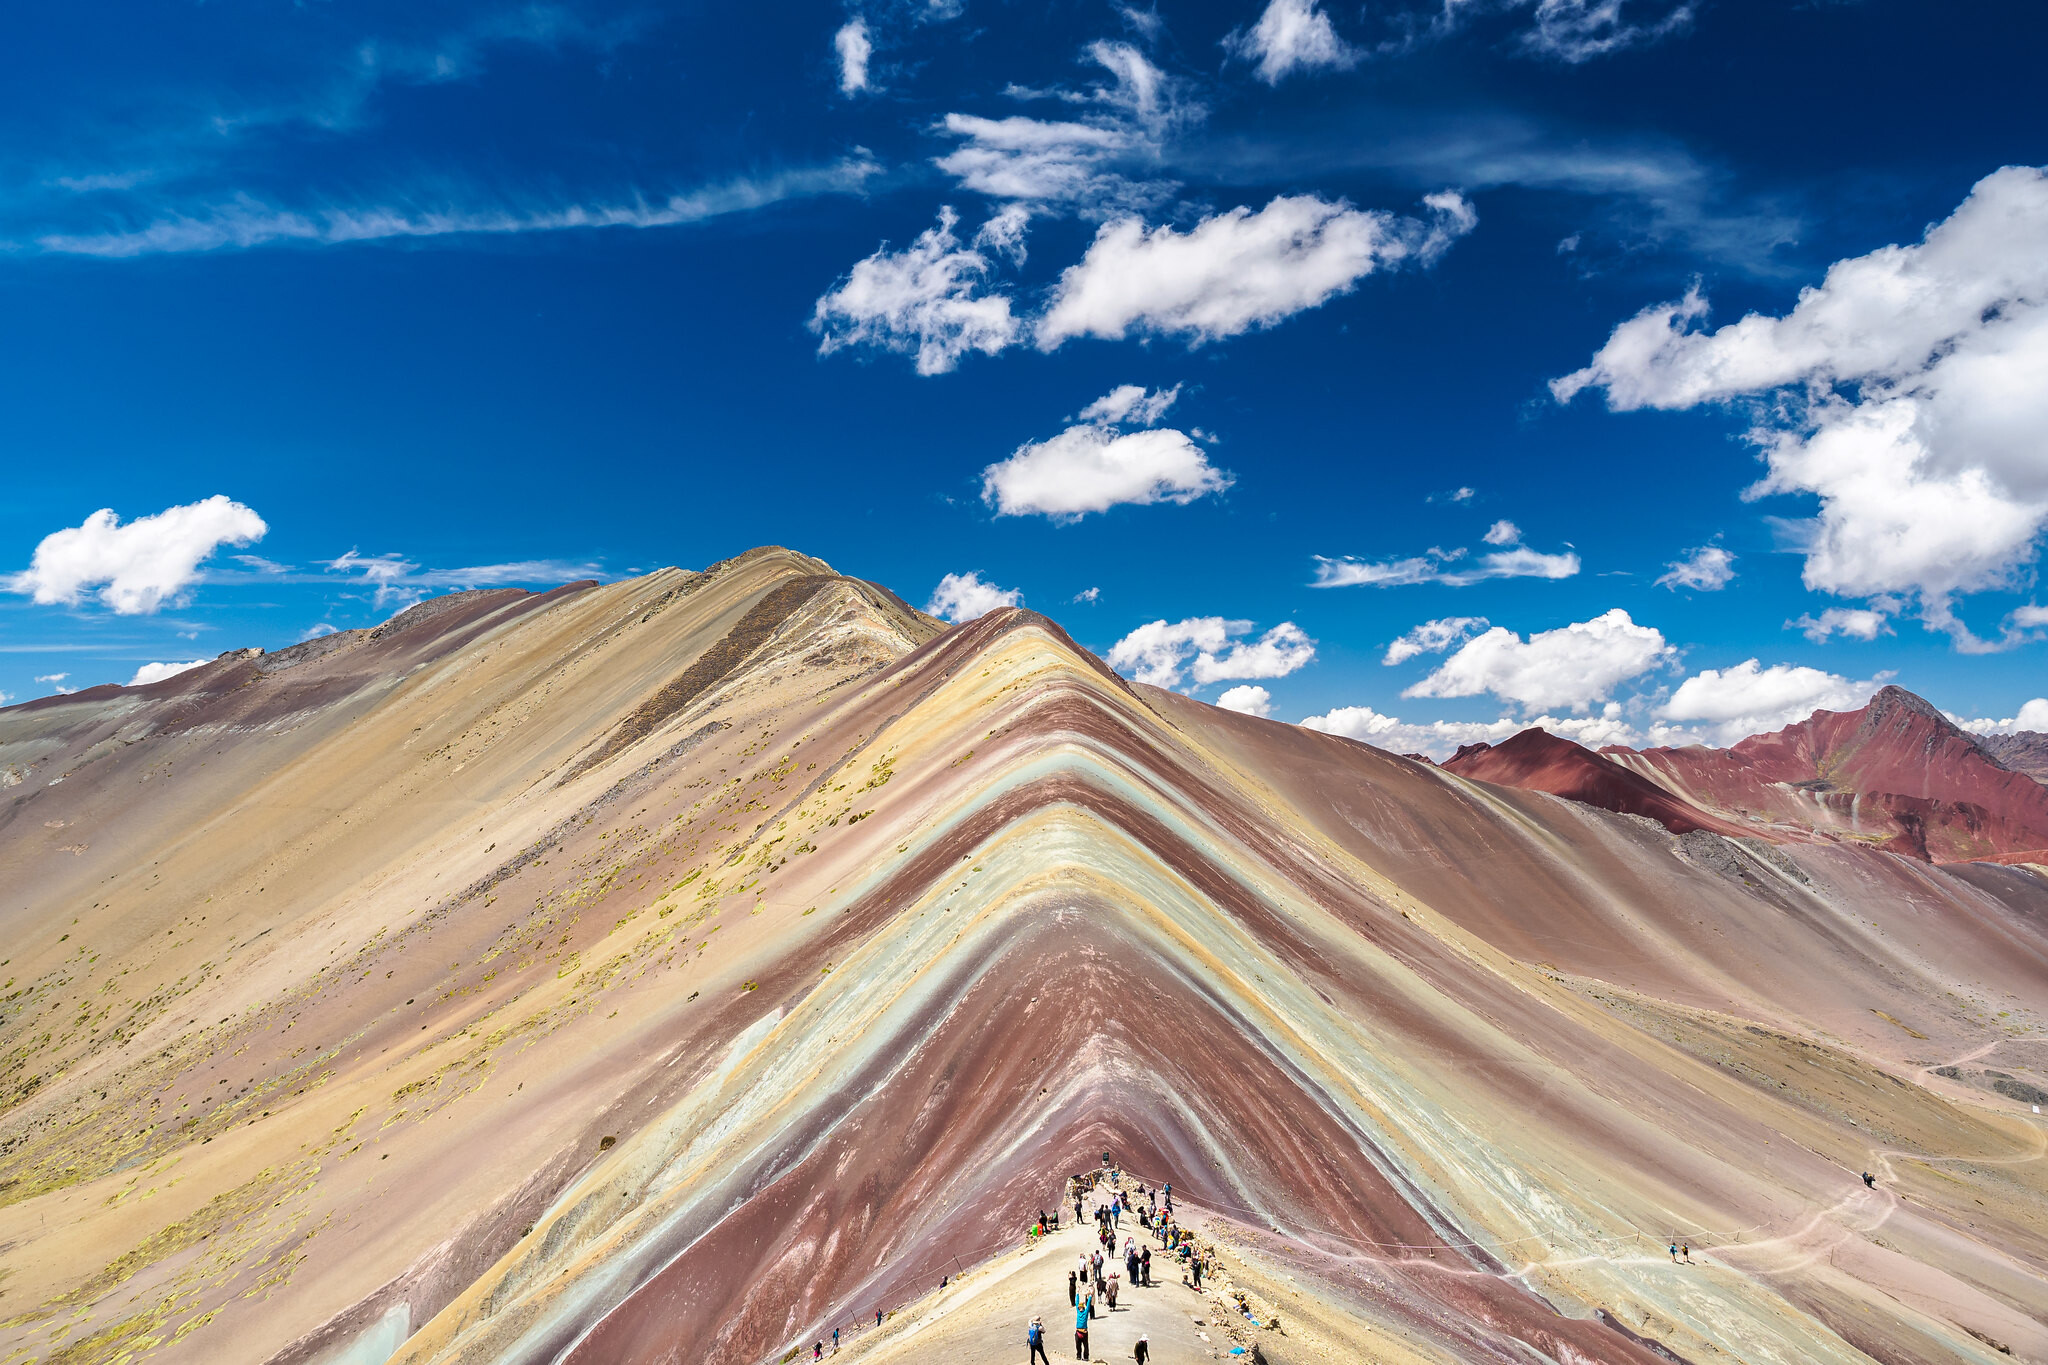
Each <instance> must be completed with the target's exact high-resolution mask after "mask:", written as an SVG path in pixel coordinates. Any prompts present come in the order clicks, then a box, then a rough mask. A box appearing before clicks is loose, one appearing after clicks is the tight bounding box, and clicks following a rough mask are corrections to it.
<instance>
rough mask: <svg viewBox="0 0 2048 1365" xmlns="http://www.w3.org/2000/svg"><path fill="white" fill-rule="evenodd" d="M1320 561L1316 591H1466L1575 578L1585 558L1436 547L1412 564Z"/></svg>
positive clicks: (1408, 560) (1406, 561)
mask: <svg viewBox="0 0 2048 1365" xmlns="http://www.w3.org/2000/svg"><path fill="white" fill-rule="evenodd" d="M1500 526H1509V527H1510V529H1512V523H1508V522H1499V523H1496V524H1495V529H1496V530H1497V529H1499V527H1500ZM1487 534H1488V535H1491V534H1492V532H1488V533H1487ZM1315 558H1316V576H1315V581H1314V582H1313V583H1311V584H1310V585H1309V586H1311V587H1316V588H1350V587H1358V586H1361V585H1363V586H1366V587H1373V588H1400V587H1408V586H1410V585H1412V584H1416V583H1442V584H1445V585H1446V586H1448V587H1453V588H1463V587H1469V586H1471V585H1472V584H1474V583H1483V582H1485V581H1487V580H1488V579H1491V578H1570V577H1571V576H1572V575H1573V574H1576V573H1577V572H1578V571H1579V557H1578V555H1576V554H1574V553H1572V552H1571V551H1569V550H1566V551H1564V552H1563V553H1561V554H1545V553H1543V552H1542V551H1540V550H1532V549H1530V548H1529V547H1528V546H1526V545H1516V546H1514V547H1512V548H1510V549H1506V550H1495V551H1493V552H1492V553H1490V554H1483V555H1480V556H1479V557H1478V558H1477V559H1473V558H1471V557H1470V553H1469V552H1468V551H1466V550H1463V549H1457V550H1440V549H1437V548H1436V547H1434V546H1432V547H1430V548H1429V549H1428V550H1426V551H1424V552H1423V553H1421V554H1419V555H1411V556H1409V557H1408V558H1406V559H1380V560H1365V559H1353V558H1350V557H1348V556H1347V557H1345V558H1342V559H1331V558H1328V557H1326V556H1324V555H1317V556H1316V557H1315Z"/></svg>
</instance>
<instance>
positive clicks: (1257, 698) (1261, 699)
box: [1216, 683, 1273, 716]
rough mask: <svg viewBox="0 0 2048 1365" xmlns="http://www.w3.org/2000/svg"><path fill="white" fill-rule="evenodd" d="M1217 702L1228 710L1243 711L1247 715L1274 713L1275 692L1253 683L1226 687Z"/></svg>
mask: <svg viewBox="0 0 2048 1365" xmlns="http://www.w3.org/2000/svg"><path fill="white" fill-rule="evenodd" d="M1216 704H1217V705H1218V706H1220V707H1222V708H1223V709H1224V710H1226V711H1241V712H1243V713H1244V714H1245V715H1247V716H1270V715H1272V714H1273V694H1272V693H1271V692H1268V691H1267V690H1266V689H1265V688H1263V687H1259V686H1256V685H1255V684H1252V683H1239V684H1238V685H1237V686H1236V687H1229V688H1225V689H1224V691H1223V695H1222V696H1220V697H1218V698H1216Z"/></svg>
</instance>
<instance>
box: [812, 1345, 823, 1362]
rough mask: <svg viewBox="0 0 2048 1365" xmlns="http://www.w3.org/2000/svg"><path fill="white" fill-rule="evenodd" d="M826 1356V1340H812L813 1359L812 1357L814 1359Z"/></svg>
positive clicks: (821, 1358)
mask: <svg viewBox="0 0 2048 1365" xmlns="http://www.w3.org/2000/svg"><path fill="white" fill-rule="evenodd" d="M824 1358H825V1343H824V1342H822V1341H814V1342H812V1343H811V1359H812V1360H823V1359H824Z"/></svg>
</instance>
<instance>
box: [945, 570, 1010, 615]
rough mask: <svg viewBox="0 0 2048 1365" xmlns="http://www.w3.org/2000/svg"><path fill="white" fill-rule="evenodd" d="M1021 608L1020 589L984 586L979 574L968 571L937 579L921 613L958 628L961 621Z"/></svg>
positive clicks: (977, 571) (986, 583)
mask: <svg viewBox="0 0 2048 1365" xmlns="http://www.w3.org/2000/svg"><path fill="white" fill-rule="evenodd" d="M1023 604H1024V593H1023V591H1022V590H1021V589H1018V588H999V587H997V586H996V585H995V584H993V583H988V582H984V581H983V580H982V577H981V572H980V570H978V569H970V570H969V571H967V572H966V573H949V574H947V575H946V576H945V577H944V578H941V579H940V580H939V586H938V587H936V588H933V589H932V599H931V601H929V602H927V603H925V604H924V609H925V610H926V611H928V612H930V613H931V614H932V615H934V616H939V617H943V618H945V619H946V620H948V621H951V622H953V623H954V624H955V625H958V624H959V623H960V622H962V621H972V620H974V619H975V618H976V617H980V616H986V615H988V614H989V613H990V612H992V611H995V610H996V609H998V608H1000V607H1018V606H1022V605H1023Z"/></svg>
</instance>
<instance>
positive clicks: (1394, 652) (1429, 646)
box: [1380, 616, 1487, 665]
mask: <svg viewBox="0 0 2048 1365" xmlns="http://www.w3.org/2000/svg"><path fill="white" fill-rule="evenodd" d="M1486 626H1487V620H1486V618H1485V617H1484V616H1445V617H1441V618H1439V619H1438V620H1435V621H1424V622H1423V623H1422V624H1421V625H1419V626H1417V627H1415V629H1413V630H1411V631H1409V632H1408V633H1407V634H1406V635H1403V636H1402V637H1401V638H1400V639H1398V640H1396V641H1394V642H1393V643H1392V644H1390V645H1388V646H1387V652H1386V655H1385V657H1383V658H1382V659H1381V660H1380V662H1381V663H1383V664H1389V665H1392V664H1404V663H1407V662H1408V661H1409V660H1410V659H1412V658H1414V657H1415V656H1416V655H1418V654H1441V653H1443V652H1444V651H1445V650H1447V649H1449V648H1450V647H1451V646H1452V645H1454V644H1456V643H1458V641H1460V640H1462V639H1464V638H1465V637H1466V636H1468V635H1470V634H1472V633H1473V632H1474V631H1478V630H1485V629H1486Z"/></svg>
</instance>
